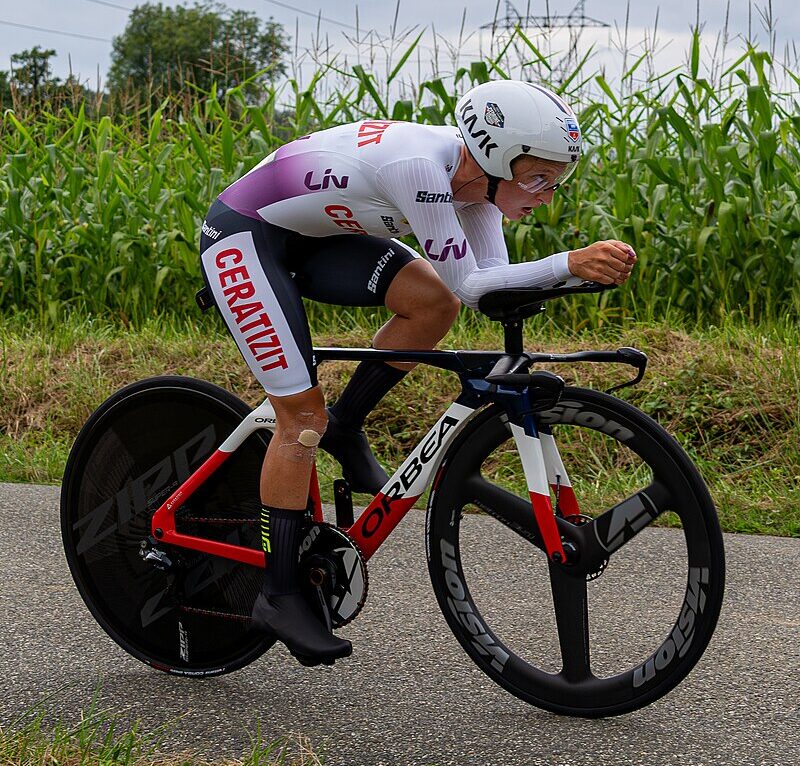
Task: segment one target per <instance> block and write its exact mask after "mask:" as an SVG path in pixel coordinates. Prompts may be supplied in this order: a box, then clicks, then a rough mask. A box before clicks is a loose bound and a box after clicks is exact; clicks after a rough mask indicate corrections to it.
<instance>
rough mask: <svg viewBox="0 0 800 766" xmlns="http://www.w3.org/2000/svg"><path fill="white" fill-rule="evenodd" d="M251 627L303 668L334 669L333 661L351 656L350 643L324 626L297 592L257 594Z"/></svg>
mask: <svg viewBox="0 0 800 766" xmlns="http://www.w3.org/2000/svg"><path fill="white" fill-rule="evenodd" d="M253 627H254V628H256V629H257V630H261V631H263V632H264V633H271V634H272V635H273V636H275V637H276V638H277V639H278V640H279V641H283V643H284V644H286V646H287V648H288V649H289V651H290V652H291V653H292V654H293V655H294V656H295V657H296V658H297V659H298V660H299V661H300V662H301V663H302V664H303V665H319V664H320V663H324V664H326V665H333V662H334V660H337V659H339V658H340V657H349V656H350V655H351V654H352V652H353V646H352V644H351V643H350V642H349V641H347V640H345V639H343V638H337V637H336V636H334V635H333V633H331V632H329V631H328V630H327V629H326V628H325V627H324V626H323V624H322V623H321V622H320V621H319V620H318V619H317V617H316V615H315V614H314V613H313V612H312V611H311V607H310V606H309V605H308V604H307V603H306V600H305V599H304V598H303V596H302V594H301V593H299V592H297V593H282V594H280V595H277V596H275V595H266V594H264V593H263V592H262V593H259V594H258V598H257V599H256V603H255V605H254V606H253Z"/></svg>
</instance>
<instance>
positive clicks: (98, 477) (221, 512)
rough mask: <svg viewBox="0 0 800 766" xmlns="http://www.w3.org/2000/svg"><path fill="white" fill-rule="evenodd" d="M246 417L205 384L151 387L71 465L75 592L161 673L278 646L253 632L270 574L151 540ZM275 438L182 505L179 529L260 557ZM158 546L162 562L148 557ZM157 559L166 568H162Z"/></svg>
mask: <svg viewBox="0 0 800 766" xmlns="http://www.w3.org/2000/svg"><path fill="white" fill-rule="evenodd" d="M248 412H250V408H249V407H247V405H246V404H244V402H242V401H241V400H239V399H237V398H236V397H235V396H233V395H232V394H230V393H228V392H227V391H225V390H224V389H221V388H219V387H217V386H214V385H212V384H210V383H206V382H204V381H200V380H194V379H191V378H183V377H160V378H152V379H149V380H144V381H141V382H139V383H134V384H132V385H130V386H128V387H126V388H124V389H122V390H120V391H118V392H117V393H115V394H113V395H112V396H111V397H110V398H109V399H108V400H107V401H106V402H104V403H103V404H102V405H101V406H100V407H99V408H98V410H97V411H96V412H95V413H94V414H93V415H92V416H91V417H90V418H89V420H88V422H87V423H86V425H85V426H84V427H83V429H82V430H81V432H80V434H79V435H78V438H77V440H76V441H75V444H74V446H73V448H72V451H71V453H70V456H69V460H68V461H67V466H66V469H65V474H64V481H63V484H62V492H61V532H62V538H63V542H64V550H65V553H66V557H67V561H68V563H69V567H70V571H71V572H72V576H73V578H74V580H75V583H76V585H77V587H78V590H79V592H80V594H81V596H82V598H83V600H84V601H85V603H86V605H87V606H88V607H89V610H90V611H91V613H92V615H93V616H94V617H95V619H96V620H97V621H98V622H99V623H100V625H101V626H102V627H103V629H104V630H105V631H106V632H107V633H108V634H109V635H110V636H111V638H113V639H114V641H116V642H117V644H119V645H120V646H121V647H122V648H123V649H124V650H125V651H126V652H128V653H129V654H131V655H133V656H134V657H136V658H138V659H140V660H142V661H143V662H146V663H147V664H148V665H151V666H152V667H154V668H157V669H159V670H163V671H167V672H169V673H173V674H178V675H185V676H213V675H219V674H222V673H227V672H230V671H232V670H236V669H237V668H240V667H242V666H244V665H246V664H248V663H249V662H252V661H253V660H254V659H256V658H257V657H259V656H260V655H261V654H262V653H263V652H264V651H266V650H267V649H268V648H269V647H270V646H272V644H273V643H274V639H273V638H271V637H265V636H264V635H262V634H259V633H257V632H254V631H251V630H250V610H251V608H252V605H253V602H254V601H255V598H256V596H257V595H258V592H259V590H260V588H261V582H262V572H263V570H262V569H260V568H258V567H254V566H249V565H246V564H242V563H239V562H236V561H231V560H228V559H223V558H219V557H216V556H211V555H208V554H204V553H200V552H196V551H190V550H187V549H183V548H177V547H171V546H162V545H160V544H159V543H158V542H155V544H154V546H149V547H148V546H147V543H146V542H145V541H147V539H148V537H149V536H150V533H151V529H150V527H151V519H152V516H153V514H154V512H155V511H156V510H157V509H158V508H159V506H160V505H161V504H162V503H163V502H164V500H165V499H166V498H167V497H169V495H170V494H171V493H172V492H173V491H174V490H175V489H176V488H177V487H178V486H180V484H181V483H182V482H183V481H185V480H186V479H187V478H188V476H189V475H190V474H191V473H192V472H193V471H194V470H195V469H196V468H197V467H198V466H199V465H201V464H202V463H203V461H204V460H205V459H206V458H208V457H209V456H210V455H211V454H212V453H213V451H214V450H215V449H216V448H217V447H218V446H219V444H220V443H221V442H222V441H223V440H224V439H225V438H226V437H227V436H228V434H230V433H231V432H232V431H233V430H234V428H235V427H236V426H237V425H239V423H240V422H241V421H242V419H243V418H244V417H245V416H246V415H247V414H248ZM267 443H268V435H267V434H265V432H263V431H258V432H256V433H255V434H253V435H252V436H250V437H249V438H248V439H247V441H246V442H245V443H244V444H243V445H242V446H241V447H240V448H239V449H238V450H237V451H236V453H235V454H234V455H232V456H231V457H230V458H229V459H228V460H227V461H226V462H225V463H224V464H223V465H222V466H221V467H220V468H219V469H218V470H217V471H216V472H215V473H214V474H213V476H211V477H210V478H209V479H208V480H207V481H206V483H205V484H203V485H202V486H201V487H200V488H199V489H198V490H197V492H196V493H195V494H194V495H192V496H191V497H190V498H189V500H188V501H187V502H186V503H185V504H183V505H182V506H181V507H180V508H179V509H178V510H177V512H176V515H175V522H176V528H177V530H178V531H179V532H182V533H184V534H190V535H196V536H200V537H207V538H209V539H213V540H219V541H224V542H228V543H231V544H235V545H242V546H246V547H249V548H255V549H259V550H260V547H261V544H260V529H259V516H260V502H259V475H260V471H261V464H262V462H263V458H264V453H265V450H266V446H267ZM143 543H145V548H147V550H144V551H143ZM150 550H154V551H155V554H156V555H155V556H150V557H149V558H150V560H146V559H145V558H144V557H143V553H148V552H150ZM154 558H160V559H161V561H160V564H161V566H164V562H165V561H166V562H168V566H166V568H159V567H158V566H155V565H154V563H153V561H152V560H153V559H154Z"/></svg>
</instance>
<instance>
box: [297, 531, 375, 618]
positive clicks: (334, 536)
mask: <svg viewBox="0 0 800 766" xmlns="http://www.w3.org/2000/svg"><path fill="white" fill-rule="evenodd" d="M299 567H300V581H301V583H302V586H303V589H304V590H305V591H306V596H307V598H308V600H309V602H310V603H312V604H313V603H314V602H315V601H318V599H319V595H318V594H319V591H320V589H321V590H322V593H323V596H324V598H325V602H326V604H327V608H328V613H329V616H330V620H331V624H332V626H333V627H334V628H339V627H341V626H342V625H347V623H349V622H352V620H354V619H355V617H356V616H357V615H358V613H359V612H360V611H361V609H362V607H363V606H364V602H365V601H366V600H367V590H368V587H369V579H368V576H367V564H366V561H365V560H364V555H363V554H362V553H361V551H360V550H359V548H358V546H357V545H356V543H355V541H354V540H353V539H352V538H351V537H350V536H349V535H348V534H347V533H346V532H344V531H343V530H341V529H339V528H338V527H336V526H334V525H333V524H328V523H327V522H312V523H311V524H309V525H308V526H307V527H306V528H305V530H304V533H303V537H302V542H301V545H300V564H299Z"/></svg>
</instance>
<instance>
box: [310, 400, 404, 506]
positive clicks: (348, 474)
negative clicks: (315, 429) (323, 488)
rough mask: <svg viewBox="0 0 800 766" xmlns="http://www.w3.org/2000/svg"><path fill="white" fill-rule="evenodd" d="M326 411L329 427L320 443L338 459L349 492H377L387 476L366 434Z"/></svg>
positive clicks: (386, 479)
mask: <svg viewBox="0 0 800 766" xmlns="http://www.w3.org/2000/svg"><path fill="white" fill-rule="evenodd" d="M327 412H328V428H327V429H326V431H325V433H324V434H323V435H322V441H320V443H319V446H320V447H322V449H324V450H325V452H327V453H328V454H329V455H332V456H333V457H335V458H336V460H338V461H339V464H340V465H341V466H342V476H343V477H344V479H345V481H346V482H347V483H348V484H349V485H350V490H351V492H368V493H370V494H372V495H377V494H378V492H380V491H381V489H382V488H383V487H384V486H385V484H386V482H388V481H389V476H388V475H387V473H386V471H384V470H383V468H382V467H381V464H380V463H379V462H378V461H377V460H376V459H375V455H373V454H372V450H371V449H370V448H369V442H368V441H367V435H366V434H365V433H364V432H363V431H354V430H352V429H350V428H346V427H345V426H342V425H340V424H339V421H338V420H337V419H336V416H335V415H332V414H331V411H330V408H328V409H327Z"/></svg>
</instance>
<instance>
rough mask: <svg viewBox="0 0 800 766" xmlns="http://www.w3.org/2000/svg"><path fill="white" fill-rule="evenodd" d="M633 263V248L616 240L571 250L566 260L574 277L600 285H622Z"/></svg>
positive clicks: (634, 260)
mask: <svg viewBox="0 0 800 766" xmlns="http://www.w3.org/2000/svg"><path fill="white" fill-rule="evenodd" d="M635 263H636V253H635V252H633V248H632V247H631V246H630V245H628V244H626V243H625V242H620V241H619V240H617V239H606V240H604V241H603V242H594V243H593V244H591V245H589V246H588V247H582V248H581V249H580V250H572V251H571V252H570V254H569V256H568V260H567V264H568V266H569V270H570V271H571V272H572V273H573V274H574V275H575V276H576V277H581V279H588V280H591V281H592V282H599V283H600V284H601V285H621V284H623V283H624V282H625V281H626V280H627V279H628V277H630V275H631V271H633V266H634V264H635Z"/></svg>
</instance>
